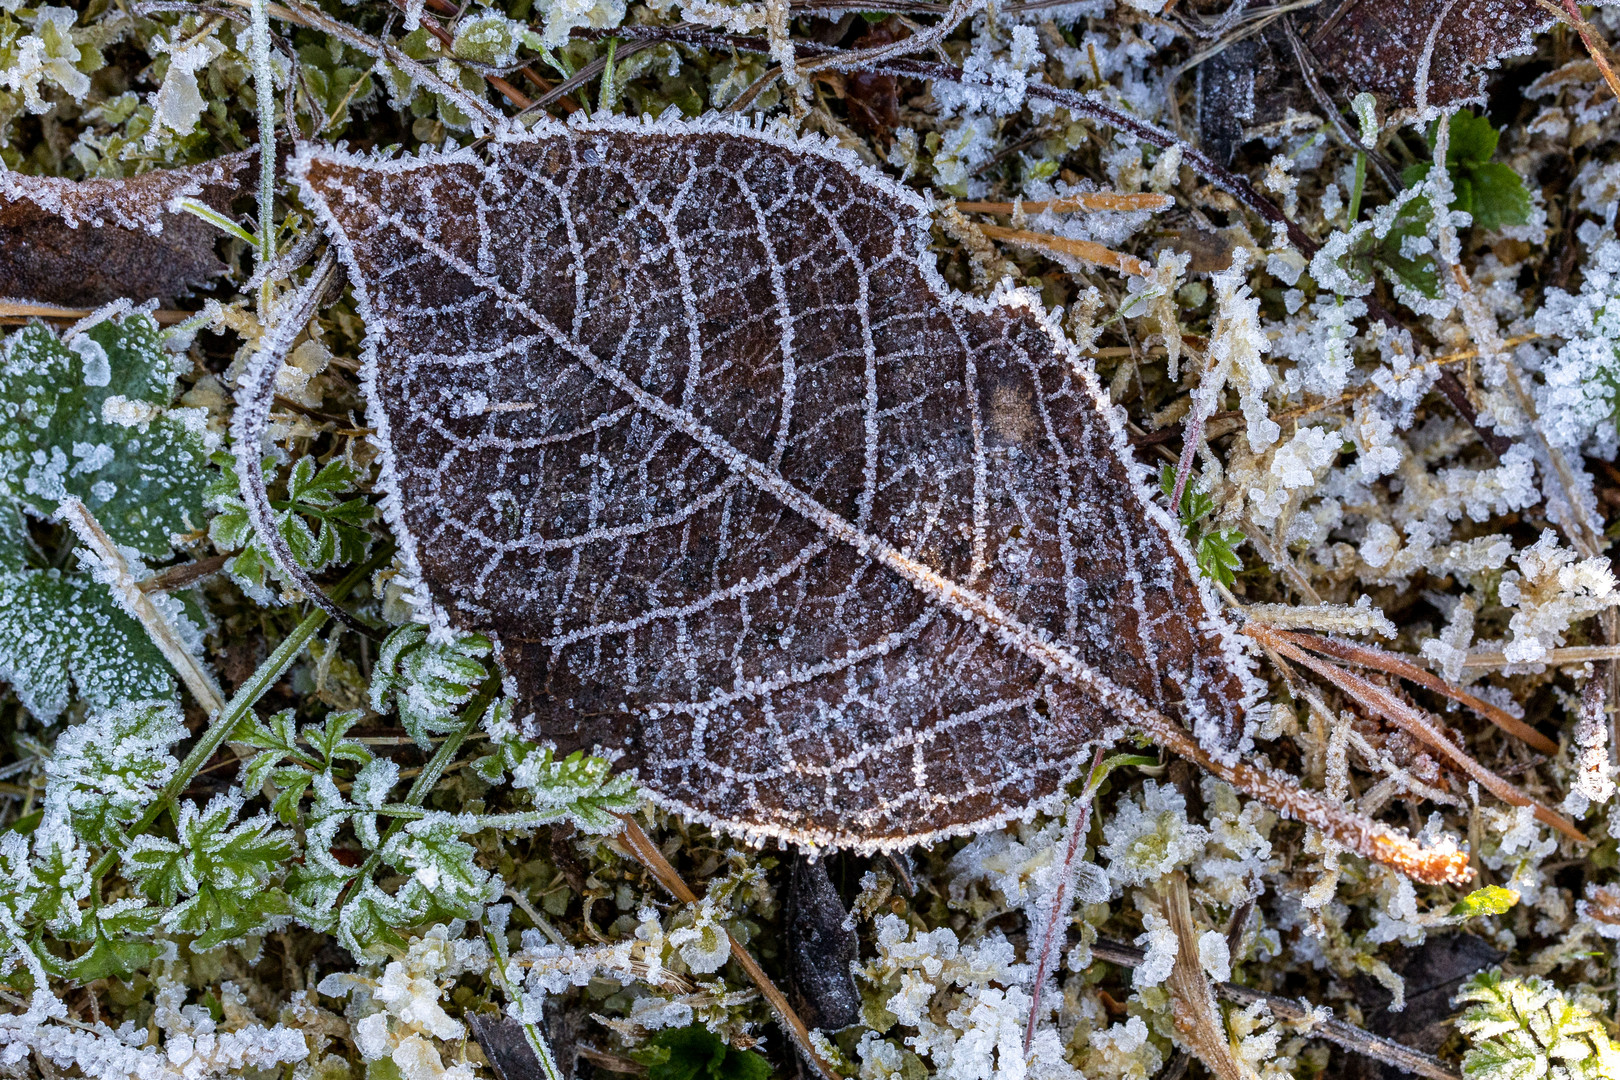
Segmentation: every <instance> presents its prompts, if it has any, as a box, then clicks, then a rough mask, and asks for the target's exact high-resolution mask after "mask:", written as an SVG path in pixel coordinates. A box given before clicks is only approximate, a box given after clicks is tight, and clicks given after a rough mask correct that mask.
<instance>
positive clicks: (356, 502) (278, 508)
mask: <svg viewBox="0 0 1620 1080" xmlns="http://www.w3.org/2000/svg"><path fill="white" fill-rule="evenodd" d="M213 460H214V463H215V464H216V465H218V466H219V478H218V479H217V480H216V481H215V482H214V483H213V484H212V485H211V486H210V487H209V489H208V500H209V502H210V504H211V505H213V506H214V507H216V508H217V509H218V510H219V513H218V514H216V515H215V516H214V518H213V520H212V521H210V522H209V525H208V536H209V539H210V540H212V541H213V544H214V547H215V548H217V549H218V550H219V551H221V552H232V551H234V552H237V554H236V555H234V556H233V557H232V559H231V560H230V562H228V563H226V565H225V569H226V570H227V571H228V572H229V573H230V574H231V576H232V577H234V578H236V580H237V581H238V582H239V583H240V584H241V585H242V587H243V588H244V589H245V590H247V592H248V594H249V595H250V596H252V597H254V598H255V599H257V600H259V601H260V602H261V603H269V602H270V601H271V596H270V593H269V591H268V589H267V588H266V580H267V578H269V577H274V576H275V562H274V560H272V559H271V557H270V553H269V551H268V550H267V549H266V548H265V546H264V542H263V541H262V540H260V539H259V538H258V537H257V536H255V535H254V534H253V526H252V524H251V523H250V522H249V521H248V515H247V506H246V505H245V504H244V503H243V502H242V496H241V494H240V487H239V484H238V479H237V475H236V465H235V462H234V460H233V459H232V457H231V456H230V455H229V454H224V453H220V454H216V455H214V458H213ZM263 468H264V481H265V485H266V486H267V487H269V486H270V485H273V484H274V483H275V482H276V481H277V478H278V475H279V472H280V470H279V468H278V467H277V465H276V462H275V459H274V458H266V459H265V460H264V462H263ZM359 478H360V476H359V473H358V472H356V471H355V469H354V467H353V466H352V465H350V464H349V463H348V462H346V461H344V460H342V459H341V458H334V459H332V460H331V461H328V462H327V463H326V464H325V465H318V464H317V463H316V461H315V459H314V458H311V457H302V458H299V459H298V460H297V461H296V462H294V463H293V467H292V468H291V469H290V470H289V471H288V473H287V480H286V496H285V497H284V498H274V499H271V500H270V506H271V509H272V510H273V511H274V512H275V519H276V531H278V532H279V533H281V538H282V539H283V540H284V541H286V544H287V547H288V549H289V550H290V551H291V552H292V555H293V558H294V559H295V560H297V562H298V565H299V566H302V567H303V568H304V569H305V570H310V571H317V570H322V569H325V568H326V567H328V566H331V565H333V564H337V565H347V564H349V563H354V562H358V561H360V560H361V559H364V558H365V557H366V554H367V552H369V551H370V550H371V542H372V538H371V534H370V533H368V532H367V531H366V530H365V529H364V528H363V526H364V525H365V523H366V522H368V521H370V520H371V518H372V516H373V515H374V513H375V511H374V509H373V507H372V506H371V504H370V503H368V502H367V501H366V500H365V498H364V497H363V496H358V495H357V496H352V497H349V498H344V495H345V494H347V493H349V492H352V491H353V490H354V486H355V484H356V482H357V481H358V480H359ZM311 523H313V525H312V524H311Z"/></svg>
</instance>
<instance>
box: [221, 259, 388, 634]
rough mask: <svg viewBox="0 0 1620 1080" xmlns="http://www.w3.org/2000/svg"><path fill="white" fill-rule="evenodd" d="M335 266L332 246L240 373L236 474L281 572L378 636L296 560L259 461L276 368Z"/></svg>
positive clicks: (325, 606) (343, 618)
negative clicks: (271, 499)
mask: <svg viewBox="0 0 1620 1080" xmlns="http://www.w3.org/2000/svg"><path fill="white" fill-rule="evenodd" d="M335 265H336V259H335V258H334V257H333V255H332V253H331V252H330V251H328V252H327V253H326V255H324V256H323V257H322V258H321V261H320V264H319V265H317V266H316V267H315V272H314V273H313V274H311V275H310V278H309V281H307V282H306V283H305V284H304V286H303V287H302V288H301V289H299V290H298V291H297V292H296V293H294V294H293V296H292V298H291V299H290V300H289V301H288V302H287V305H286V306H285V307H283V308H282V309H281V311H280V312H279V313H278V315H277V318H276V320H275V323H274V324H273V325H272V326H271V327H270V332H269V333H267V334H266V335H265V336H264V337H263V339H261V340H260V342H259V348H258V351H257V352H255V353H254V354H253V359H252V360H250V361H248V366H247V371H245V372H243V373H242V381H241V385H240V388H239V389H238V390H237V392H236V415H235V417H234V418H232V420H231V439H232V442H233V443H234V449H235V453H236V476H237V480H238V483H239V484H240V486H241V492H242V501H243V502H244V503H245V504H246V505H247V515H248V520H249V521H250V522H252V523H253V529H254V531H255V532H257V533H258V534H259V538H260V539H262V540H263V541H264V546H265V549H266V550H268V551H269V553H270V558H271V560H272V561H273V562H274V563H275V564H276V569H277V571H279V572H280V573H281V575H282V576H283V577H285V578H286V579H287V580H288V581H290V582H291V583H292V584H294V585H296V586H298V588H299V589H301V590H303V592H304V595H306V596H308V597H309V599H310V602H311V603H312V604H314V605H315V606H316V607H318V608H320V609H321V610H322V611H324V612H326V613H327V614H328V615H330V616H332V617H333V618H334V619H337V620H338V621H339V622H341V623H342V624H343V625H344V626H347V627H349V628H350V629H351V630H355V631H358V632H359V633H362V634H365V635H366V636H367V637H372V638H380V637H381V635H380V634H379V633H378V632H377V630H376V629H374V628H373V627H370V626H367V625H366V624H365V623H363V622H361V621H360V620H359V619H358V618H356V617H355V616H354V615H352V614H350V612H349V611H348V610H347V609H346V608H344V607H342V606H340V605H338V604H336V603H334V602H333V601H332V599H331V598H330V597H328V596H327V595H326V593H324V592H322V591H321V587H320V586H319V585H317V584H315V582H314V580H313V579H311V578H310V576H309V574H308V573H306V572H305V571H304V568H303V567H302V566H299V565H298V560H297V559H295V558H293V553H292V549H291V548H289V547H288V546H287V541H286V540H285V539H284V538H283V537H282V535H281V532H280V530H278V529H277V528H276V518H275V511H274V510H273V509H272V508H271V506H270V494H269V492H267V491H265V489H264V470H263V468H262V467H261V466H260V464H259V457H260V453H261V450H260V448H261V447H262V446H263V444H264V432H265V428H266V427H267V426H268V424H269V421H270V403H271V401H272V400H273V399H274V397H275V389H276V373H277V372H278V371H280V370H281V365H282V362H283V361H284V360H286V358H287V354H288V353H289V352H291V351H292V345H293V342H294V341H296V340H297V339H298V335H299V334H301V333H302V332H303V330H304V327H306V326H308V325H309V320H310V319H311V318H313V317H314V315H315V311H316V309H317V308H318V307H319V306H320V301H321V296H322V294H324V293H325V292H326V286H327V284H328V283H329V282H330V281H331V278H332V268H333V267H334V266H335Z"/></svg>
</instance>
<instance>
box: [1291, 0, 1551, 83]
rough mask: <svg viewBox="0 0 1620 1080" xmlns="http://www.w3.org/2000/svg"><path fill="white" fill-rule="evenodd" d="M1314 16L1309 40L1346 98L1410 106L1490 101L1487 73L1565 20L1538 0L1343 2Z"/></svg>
mask: <svg viewBox="0 0 1620 1080" xmlns="http://www.w3.org/2000/svg"><path fill="white" fill-rule="evenodd" d="M1311 15H1312V16H1313V18H1314V22H1311V23H1308V24H1306V25H1305V26H1304V28H1303V30H1304V34H1305V38H1306V41H1307V43H1308V44H1309V47H1310V50H1311V53H1312V54H1313V55H1314V56H1315V58H1316V60H1317V61H1318V62H1319V63H1320V64H1321V65H1322V71H1323V73H1324V74H1326V75H1328V76H1330V77H1331V78H1332V79H1333V80H1334V81H1335V82H1336V83H1337V84H1338V87H1339V91H1340V93H1339V97H1340V98H1341V100H1342V101H1348V100H1349V99H1350V98H1351V97H1352V96H1353V95H1355V94H1358V93H1361V92H1363V91H1365V92H1367V93H1372V94H1377V95H1378V96H1379V97H1381V98H1383V99H1384V101H1385V102H1386V103H1387V104H1388V105H1389V106H1392V107H1396V108H1404V109H1411V108H1417V109H1426V108H1438V109H1455V108H1458V107H1460V106H1463V105H1478V104H1483V102H1484V100H1485V78H1486V75H1485V73H1486V72H1487V71H1488V70H1490V69H1492V68H1494V67H1496V66H1497V65H1498V64H1499V63H1500V61H1501V60H1502V58H1503V57H1508V56H1517V55H1521V54H1524V53H1527V52H1530V51H1531V50H1532V49H1533V48H1534V47H1535V35H1536V34H1538V33H1540V32H1541V31H1543V30H1545V29H1547V28H1548V27H1549V26H1551V25H1552V24H1553V23H1554V22H1556V21H1557V17H1556V16H1555V15H1553V14H1552V13H1551V12H1549V11H1548V10H1547V9H1546V8H1545V7H1543V6H1542V5H1541V4H1539V3H1537V2H1536V0H1349V2H1348V3H1347V2H1343V0H1340V2H1330V3H1323V4H1318V5H1316V7H1314V8H1312V9H1311Z"/></svg>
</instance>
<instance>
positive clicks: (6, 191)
mask: <svg viewBox="0 0 1620 1080" xmlns="http://www.w3.org/2000/svg"><path fill="white" fill-rule="evenodd" d="M255 160H257V159H256V157H255V155H254V153H253V152H252V151H244V152H242V153H239V154H230V155H227V156H225V157H221V158H216V159H215V160H213V161H210V162H207V163H206V164H202V165H193V166H189V167H187V168H183V169H158V170H155V171H153V172H148V173H142V174H141V175H139V176H132V177H129V178H127V179H122V180H80V181H73V180H63V179H61V178H59V177H52V176H27V175H24V174H22V173H15V172H8V171H5V170H3V169H0V296H4V297H13V298H16V299H21V300H34V301H39V302H42V303H45V304H57V305H61V306H63V307H91V308H93V307H99V306H100V305H102V304H105V303H108V302H110V301H112V300H116V299H119V298H129V299H132V300H136V301H144V300H149V299H151V298H153V297H156V298H157V299H159V300H161V301H163V302H164V303H165V304H168V303H172V302H173V301H174V300H175V298H176V297H178V296H180V295H181V294H182V293H184V292H186V291H187V290H188V289H190V288H192V287H193V286H196V285H201V284H203V283H204V282H206V281H208V280H209V279H210V278H213V277H217V276H218V275H220V274H222V273H224V272H225V271H226V269H227V267H226V266H225V264H224V263H223V262H221V261H220V260H219V257H218V256H217V255H216V254H215V253H214V244H215V241H216V240H218V239H219V235H220V234H219V231H218V230H217V229H215V228H214V227H213V226H212V225H209V224H208V223H207V222H204V221H202V220H201V219H199V218H197V217H194V216H192V215H191V214H188V213H185V212H184V211H181V210H178V209H176V208H175V206H174V203H175V201H176V200H178V199H183V198H193V199H197V200H198V201H200V202H202V203H204V204H206V205H208V206H211V207H213V208H214V209H216V210H220V211H222V212H223V211H226V210H228V208H229V207H230V204H231V203H232V202H233V201H234V200H235V199H236V197H237V196H238V195H240V194H242V193H243V192H244V191H246V189H247V186H248V185H249V184H251V182H252V176H253V172H252V170H251V169H250V168H249V166H251V165H252V164H253V162H254V161H255Z"/></svg>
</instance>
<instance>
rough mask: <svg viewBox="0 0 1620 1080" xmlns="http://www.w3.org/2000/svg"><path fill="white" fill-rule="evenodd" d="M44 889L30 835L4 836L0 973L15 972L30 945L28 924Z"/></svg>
mask: <svg viewBox="0 0 1620 1080" xmlns="http://www.w3.org/2000/svg"><path fill="white" fill-rule="evenodd" d="M40 891H41V890H40V885H39V882H38V881H37V880H36V879H35V878H34V872H33V868H32V867H31V866H30V865H29V859H28V840H27V838H26V837H24V836H22V835H21V834H20V833H15V832H8V833H5V834H4V835H3V836H0V975H5V974H9V973H10V972H12V971H14V970H15V969H16V967H17V962H18V960H19V959H20V958H21V957H22V956H23V953H24V951H25V950H29V948H30V947H29V944H28V936H27V931H26V930H25V929H24V923H25V922H26V920H27V918H28V915H29V913H30V912H32V911H33V909H34V903H35V902H36V901H37V900H38V899H39V895H40ZM29 955H32V953H31V952H30V954H29Z"/></svg>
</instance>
